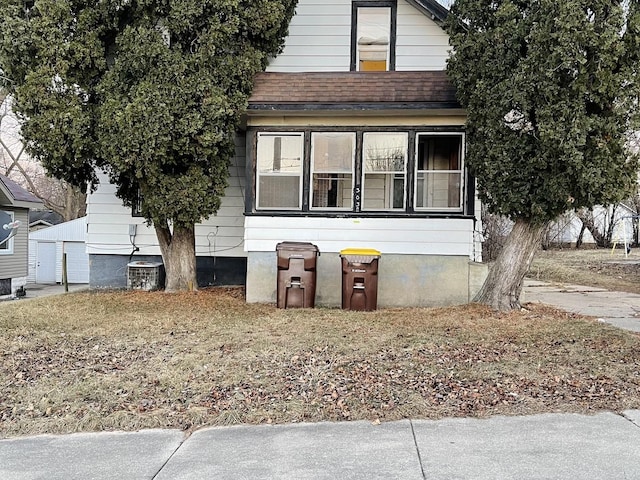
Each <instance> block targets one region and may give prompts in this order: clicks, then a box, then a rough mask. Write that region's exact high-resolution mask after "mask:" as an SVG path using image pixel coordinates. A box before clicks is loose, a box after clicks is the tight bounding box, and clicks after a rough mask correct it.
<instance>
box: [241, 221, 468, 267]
mask: <svg viewBox="0 0 640 480" xmlns="http://www.w3.org/2000/svg"><path fill="white" fill-rule="evenodd" d="M472 239H473V220H471V219H465V218H460V219H455V218H446V219H444V218H443V219H439V218H398V219H395V218H299V217H296V218H291V217H285V218H283V217H262V216H260V217H247V218H246V219H245V248H246V249H247V250H248V251H250V252H272V251H275V249H276V245H277V244H278V243H279V242H283V241H294V242H295V241H297V242H311V243H313V244H315V245H317V246H318V248H319V249H320V252H340V250H342V249H345V248H350V247H354V248H374V249H376V250H379V251H380V252H382V254H383V255H384V254H385V253H386V254H422V255H455V256H465V257H468V258H469V259H473V251H472V250H473V241H472Z"/></svg>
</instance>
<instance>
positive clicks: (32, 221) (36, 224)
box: [29, 210, 64, 232]
mask: <svg viewBox="0 0 640 480" xmlns="http://www.w3.org/2000/svg"><path fill="white" fill-rule="evenodd" d="M62 222H64V218H63V217H62V215H60V214H59V213H56V212H53V211H51V210H31V211H30V212H29V232H36V231H38V230H40V229H42V228H47V227H50V226H52V225H57V224H59V223H62Z"/></svg>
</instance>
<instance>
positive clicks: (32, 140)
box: [0, 0, 297, 291]
mask: <svg viewBox="0 0 640 480" xmlns="http://www.w3.org/2000/svg"><path fill="white" fill-rule="evenodd" d="M296 3H297V1H296V0H159V1H151V0H107V1H100V2H96V1H89V0H35V1H33V0H26V1H25V0H0V32H1V33H0V71H2V72H3V75H4V76H5V77H6V78H7V79H8V81H6V82H5V86H6V88H7V89H8V90H9V91H10V93H11V94H12V95H14V97H15V104H14V105H15V107H14V108H15V111H16V112H17V113H18V114H19V115H20V116H21V119H22V121H23V126H22V133H23V136H24V139H25V141H26V145H27V150H28V152H29V153H30V154H31V155H32V156H33V157H35V158H38V159H39V160H40V161H41V162H42V164H43V165H44V166H45V167H46V168H47V169H48V171H49V172H50V173H51V174H53V175H54V176H56V177H58V178H61V179H64V180H66V181H68V182H70V183H72V184H73V185H77V186H79V187H81V188H82V189H83V190H86V189H87V188H89V189H92V188H95V186H96V185H97V175H96V169H98V168H102V169H104V170H105V171H106V172H107V173H108V174H109V176H110V179H111V181H112V182H113V183H114V184H115V185H116V186H117V195H118V197H119V198H121V199H122V201H123V203H124V204H125V205H127V206H133V205H139V207H140V210H141V213H142V214H143V216H144V217H145V218H146V219H147V220H148V221H149V222H150V223H152V224H153V225H154V227H155V230H156V233H157V236H158V241H159V244H160V248H161V251H162V255H163V259H164V263H165V268H166V271H167V281H166V290H167V291H175V290H183V289H194V288H197V283H196V270H195V233H194V226H195V224H196V223H198V222H200V221H202V220H203V219H205V218H207V217H209V216H210V215H212V214H214V213H215V212H216V211H217V210H218V208H219V207H220V202H221V197H222V196H223V195H224V190H225V187H226V185H227V177H228V166H229V162H230V158H231V156H232V155H233V154H234V136H235V133H236V131H237V129H238V127H239V123H240V119H241V115H242V113H243V111H244V109H245V108H246V104H247V99H248V96H249V95H250V93H251V89H252V87H253V79H254V76H255V74H256V73H258V72H260V71H261V70H264V68H265V67H266V65H267V62H268V59H269V58H270V57H273V56H275V55H277V54H278V53H279V52H280V50H281V48H282V45H283V42H284V38H285V37H286V34H287V30H288V25H289V22H290V20H291V18H292V16H293V13H294V10H295V6H296Z"/></svg>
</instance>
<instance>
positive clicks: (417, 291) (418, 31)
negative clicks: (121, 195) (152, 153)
mask: <svg viewBox="0 0 640 480" xmlns="http://www.w3.org/2000/svg"><path fill="white" fill-rule="evenodd" d="M447 13H448V12H447V10H446V9H445V8H444V7H442V6H441V5H440V4H438V3H437V2H435V1H433V0H397V1H386V0H380V1H359V0H354V1H351V0H332V1H327V0H300V1H299V3H298V7H297V10H296V15H295V16H294V18H293V20H292V22H291V25H290V28H289V36H288V37H287V40H286V44H285V47H284V50H283V52H282V54H281V55H279V56H278V57H277V58H275V59H273V61H272V62H271V63H270V65H269V67H268V68H267V71H266V72H265V73H263V74H260V75H259V76H258V77H257V79H256V84H255V88H254V91H253V94H252V96H251V98H250V100H249V108H248V112H247V116H246V129H245V130H243V131H241V132H239V133H238V137H237V148H236V156H235V158H234V159H233V162H232V167H231V177H230V179H229V187H228V188H227V191H226V196H225V198H224V200H223V202H222V207H221V208H220V210H219V212H218V213H217V215H214V216H212V217H211V218H209V219H208V220H207V221H205V222H203V223H202V224H201V225H198V226H197V227H196V253H197V256H198V278H199V283H200V284H201V285H213V284H221V283H227V284H232V283H241V284H245V285H246V299H247V301H248V302H273V301H275V298H276V276H277V271H276V245H277V244H278V243H279V242H282V241H302V242H311V243H313V244H314V245H316V246H317V247H318V248H319V250H320V252H321V256H320V257H319V258H318V263H317V283H316V304H317V305H326V306H339V305H340V303H341V288H340V283H341V275H342V274H341V266H340V256H339V252H340V251H341V250H342V249H345V248H349V247H355V248H373V249H377V250H379V251H380V252H382V258H381V260H380V267H379V283H378V305H379V306H408V305H416V306H419V305H448V304H457V303H465V302H467V301H469V299H470V298H471V296H472V295H473V294H474V292H475V291H476V290H477V288H479V286H480V284H481V283H482V281H483V279H484V275H485V267H484V265H481V264H478V263H475V262H476V261H477V260H480V251H481V248H480V245H479V240H478V239H479V238H480V235H479V234H478V232H480V231H481V226H480V225H479V223H480V205H479V202H478V201H477V200H476V196H475V189H474V185H475V182H474V179H473V178H472V177H471V176H470V175H469V173H468V171H467V170H466V168H465V162H464V153H465V133H464V124H465V118H466V116H465V112H464V110H463V109H462V108H461V107H460V105H459V104H458V102H457V101H456V97H455V91H454V88H453V86H452V84H451V83H450V81H449V80H448V78H447V76H446V73H445V68H446V59H447V57H448V54H449V45H448V37H447V35H446V33H445V32H444V30H443V28H442V22H443V21H444V19H445V17H446V15H447ZM103 179H104V183H102V184H101V185H100V187H99V188H98V190H97V192H95V193H94V194H92V195H90V196H89V198H88V208H87V212H88V252H89V255H90V259H91V271H90V284H91V286H92V287H111V286H121V287H123V286H125V285H126V265H127V263H128V262H129V261H130V259H131V258H134V259H135V260H151V261H157V260H158V259H159V254H160V251H159V248H158V246H157V240H156V238H155V234H154V231H153V229H152V228H148V227H146V225H145V224H144V220H143V219H141V218H135V217H132V216H131V211H130V210H128V209H126V208H124V207H122V206H121V204H120V202H119V201H118V200H117V199H116V198H115V196H114V192H115V187H114V186H112V185H109V184H108V181H107V179H106V177H103ZM136 249H139V251H137V250H136ZM132 255H133V257H132Z"/></svg>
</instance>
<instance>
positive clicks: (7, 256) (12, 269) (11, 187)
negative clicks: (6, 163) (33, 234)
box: [0, 175, 42, 296]
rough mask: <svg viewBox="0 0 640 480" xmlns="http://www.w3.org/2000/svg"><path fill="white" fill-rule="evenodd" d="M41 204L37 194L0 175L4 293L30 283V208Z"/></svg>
mask: <svg viewBox="0 0 640 480" xmlns="http://www.w3.org/2000/svg"><path fill="white" fill-rule="evenodd" d="M41 205H42V202H41V201H40V200H39V199H38V198H37V197H35V196H34V195H31V194H30V193H29V192H27V191H26V190H25V189H24V188H22V187H21V186H20V185H18V184H17V183H16V182H14V181H13V180H10V179H9V178H7V177H5V176H4V175H0V296H4V295H13V294H15V293H16V290H17V289H18V288H20V287H22V286H24V285H25V284H26V283H27V268H28V267H27V262H28V235H29V229H28V225H29V209H30V208H37V207H39V206H41ZM12 227H16V228H12Z"/></svg>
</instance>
